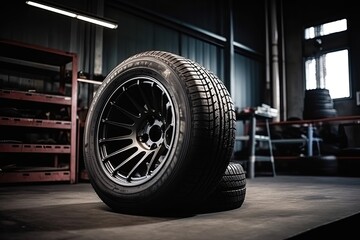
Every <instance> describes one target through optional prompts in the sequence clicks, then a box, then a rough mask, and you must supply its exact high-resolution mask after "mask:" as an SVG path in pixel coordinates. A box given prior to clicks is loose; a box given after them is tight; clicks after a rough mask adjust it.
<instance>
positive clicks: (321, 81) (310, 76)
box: [304, 19, 350, 99]
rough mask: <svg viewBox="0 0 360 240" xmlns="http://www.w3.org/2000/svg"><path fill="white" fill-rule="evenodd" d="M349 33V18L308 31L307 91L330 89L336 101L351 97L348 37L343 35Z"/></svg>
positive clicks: (306, 36) (306, 38)
mask: <svg viewBox="0 0 360 240" xmlns="http://www.w3.org/2000/svg"><path fill="white" fill-rule="evenodd" d="M346 30H347V21H346V19H342V20H338V21H334V22H329V23H325V24H322V25H318V26H314V27H309V28H306V29H305V31H304V34H305V35H304V37H305V79H306V89H315V88H326V89H329V92H330V96H331V97H332V98H333V99H337V98H346V97H350V83H349V82H350V77H349V53H348V49H346V46H347V42H346V41H347V37H346V36H347V35H346V34H340V33H341V32H346ZM330 34H332V37H331V39H330V38H329V37H328V35H330ZM336 34H338V35H336ZM334 40H336V41H334ZM330 41H331V42H332V43H331V44H329V42H330ZM334 42H336V44H334Z"/></svg>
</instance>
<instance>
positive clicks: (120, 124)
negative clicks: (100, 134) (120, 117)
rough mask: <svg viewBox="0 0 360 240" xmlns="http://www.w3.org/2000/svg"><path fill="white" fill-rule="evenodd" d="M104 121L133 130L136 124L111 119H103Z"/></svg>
mask: <svg viewBox="0 0 360 240" xmlns="http://www.w3.org/2000/svg"><path fill="white" fill-rule="evenodd" d="M102 122H103V123H105V124H110V125H112V126H116V127H122V128H126V129H130V130H132V129H133V126H134V124H128V123H120V122H115V121H110V120H108V119H102Z"/></svg>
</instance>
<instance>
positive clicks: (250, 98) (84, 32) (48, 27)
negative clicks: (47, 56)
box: [0, 0, 265, 108]
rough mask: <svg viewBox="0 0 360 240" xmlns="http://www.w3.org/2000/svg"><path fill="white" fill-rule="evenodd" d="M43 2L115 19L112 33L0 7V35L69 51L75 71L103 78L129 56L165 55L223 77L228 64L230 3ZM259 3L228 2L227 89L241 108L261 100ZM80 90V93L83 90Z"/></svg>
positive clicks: (15, 4)
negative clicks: (230, 73) (231, 61)
mask: <svg viewBox="0 0 360 240" xmlns="http://www.w3.org/2000/svg"><path fill="white" fill-rule="evenodd" d="M49 2H52V3H56V4H60V5H63V6H67V7H69V8H72V9H76V10H80V11H85V12H89V13H93V14H97V15H103V16H104V17H106V18H110V19H114V20H116V21H118V24H119V27H118V29H116V30H111V29H106V28H101V27H96V26H95V25H91V24H89V23H85V22H82V21H79V20H76V19H71V18H69V17H66V16H62V15H59V14H55V13H52V12H48V11H45V10H42V9H37V8H34V7H31V6H28V5H27V4H25V0H12V1H7V4H5V5H3V6H2V8H1V11H2V14H0V30H1V31H0V38H5V39H10V40H15V41H20V42H25V43H30V44H36V45H41V46H45V47H50V48H54V49H59V50H63V51H69V52H75V53H77V54H78V58H79V70H82V71H84V72H93V73H100V74H101V75H104V76H105V75H106V74H107V73H108V72H110V70H111V69H112V68H114V67H115V66H116V65H117V64H119V63H120V62H121V61H123V60H124V59H126V58H127V57H129V56H131V55H133V54H135V53H138V52H141V51H147V50H164V51H170V52H174V53H177V54H180V55H183V56H184V57H187V58H190V59H192V60H194V61H196V62H199V63H200V64H202V65H204V66H205V67H206V68H208V69H210V70H211V71H213V72H214V73H215V74H216V75H218V76H219V78H220V79H221V80H225V77H226V71H227V69H228V68H227V67H226V60H227V59H228V58H229V56H230V55H229V53H228V48H227V44H228V40H229V31H228V24H229V11H230V9H229V6H231V5H229V2H230V1H229V0H226V1H224V0H197V1H193V0H182V1H167V0H147V1H145V0H133V1H127V0H49ZM264 3H265V0H256V1H248V2H243V1H233V4H232V8H231V11H232V14H233V20H234V21H233V29H232V32H233V35H234V41H235V42H236V43H238V44H237V46H236V47H235V51H234V53H233V59H234V75H235V76H234V78H235V81H233V82H232V83H231V84H230V85H228V87H229V91H231V92H232V94H233V98H234V101H235V105H236V106H237V107H239V108H242V107H247V106H255V105H259V104H261V103H262V102H263V101H264V94H263V89H264V88H263V86H264V84H265V70H264V69H265V37H264V36H265V16H264ZM99 39H100V41H99ZM239 46H240V47H239ZM241 46H243V48H242V47H241ZM249 49H250V50H251V51H249ZM230 57H231V56H230ZM79 89H80V90H79V91H82V87H81V86H80V88H79ZM79 94H80V95H82V96H83V95H84V94H88V93H86V92H80V93H79Z"/></svg>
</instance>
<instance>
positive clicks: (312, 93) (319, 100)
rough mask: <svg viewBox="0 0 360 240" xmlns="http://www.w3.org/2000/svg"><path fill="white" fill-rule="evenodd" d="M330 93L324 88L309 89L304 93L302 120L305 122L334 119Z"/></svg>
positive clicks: (334, 110) (335, 113) (334, 112)
mask: <svg viewBox="0 0 360 240" xmlns="http://www.w3.org/2000/svg"><path fill="white" fill-rule="evenodd" d="M336 115H337V112H336V109H335V108H334V103H333V100H332V98H331V96H330V92H329V90H328V89H325V88H316V89H309V90H306V91H305V98H304V112H303V118H304V119H306V120H311V119H321V118H328V117H335V116H336Z"/></svg>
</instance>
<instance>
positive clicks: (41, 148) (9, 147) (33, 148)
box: [0, 143, 71, 153]
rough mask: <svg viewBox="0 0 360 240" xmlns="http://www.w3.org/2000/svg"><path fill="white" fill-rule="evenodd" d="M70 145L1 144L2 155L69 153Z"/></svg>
mask: <svg viewBox="0 0 360 240" xmlns="http://www.w3.org/2000/svg"><path fill="white" fill-rule="evenodd" d="M70 149H71V147H70V145H53V144H17V143H1V144H0V152H3V153H70Z"/></svg>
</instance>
